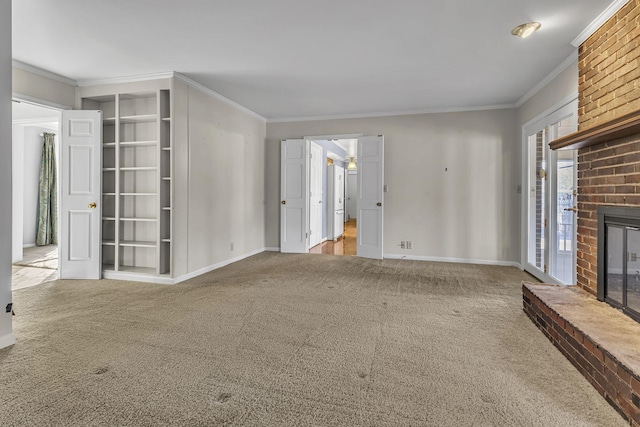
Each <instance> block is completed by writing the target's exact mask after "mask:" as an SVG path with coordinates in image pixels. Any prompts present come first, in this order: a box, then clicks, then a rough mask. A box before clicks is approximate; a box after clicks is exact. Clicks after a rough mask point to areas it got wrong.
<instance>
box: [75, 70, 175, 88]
mask: <svg viewBox="0 0 640 427" xmlns="http://www.w3.org/2000/svg"><path fill="white" fill-rule="evenodd" d="M173 76H174V72H173V71H164V72H160V73H149V74H138V75H136V76H126V77H113V78H106V79H84V80H78V86H80V87H83V86H100V85H109V84H121V83H135V82H145V81H149V80H159V79H170V78H172V77H173Z"/></svg>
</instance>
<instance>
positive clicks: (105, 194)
mask: <svg viewBox="0 0 640 427" xmlns="http://www.w3.org/2000/svg"><path fill="white" fill-rule="evenodd" d="M102 195H103V196H115V195H116V193H102Z"/></svg>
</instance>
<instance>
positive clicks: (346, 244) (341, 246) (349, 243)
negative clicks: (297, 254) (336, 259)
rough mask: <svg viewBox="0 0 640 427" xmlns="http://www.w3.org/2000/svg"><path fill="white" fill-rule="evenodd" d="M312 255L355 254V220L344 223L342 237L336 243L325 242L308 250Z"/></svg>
mask: <svg viewBox="0 0 640 427" xmlns="http://www.w3.org/2000/svg"><path fill="white" fill-rule="evenodd" d="M309 253H312V254H326V255H355V254H356V220H355V219H350V220H349V221H347V222H345V223H344V236H343V237H342V238H340V240H338V241H337V242H334V241H333V240H327V241H326V242H323V243H320V244H319V245H316V246H314V247H313V248H311V249H309Z"/></svg>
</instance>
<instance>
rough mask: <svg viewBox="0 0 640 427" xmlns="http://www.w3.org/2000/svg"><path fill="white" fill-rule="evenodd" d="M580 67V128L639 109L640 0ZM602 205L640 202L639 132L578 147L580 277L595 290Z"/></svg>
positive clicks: (589, 44) (595, 39) (586, 46)
mask: <svg viewBox="0 0 640 427" xmlns="http://www.w3.org/2000/svg"><path fill="white" fill-rule="evenodd" d="M578 67H579V95H578V102H579V108H578V128H579V129H580V130H583V129H587V128H590V127H593V126H596V125H599V124H602V123H606V122H607V121H609V120H612V119H614V118H617V117H620V116H622V115H625V114H628V113H630V112H633V111H636V110H639V109H640V0H630V1H629V2H628V3H627V4H626V5H625V6H623V7H622V9H620V10H619V11H618V12H617V13H616V14H615V15H614V16H613V17H612V18H611V19H609V20H608V21H607V22H606V23H605V24H604V25H603V26H602V27H600V29H599V30H598V31H596V32H595V33H594V34H593V35H592V36H591V37H589V38H588V39H587V40H586V41H585V42H584V43H583V44H582V45H581V46H580V51H579V63H578ZM636 86H637V87H636ZM598 205H616V206H640V135H638V136H634V137H629V138H623V139H620V140H615V141H610V142H607V143H603V144H598V145H595V146H591V147H587V148H583V149H580V150H579V151H578V254H577V258H578V261H577V263H578V267H577V269H578V271H577V281H578V285H579V286H580V287H582V288H584V289H585V290H587V291H589V292H591V293H593V294H595V293H596V292H597V272H598V267H597V260H596V257H597V253H598V245H597V215H596V209H597V206H598Z"/></svg>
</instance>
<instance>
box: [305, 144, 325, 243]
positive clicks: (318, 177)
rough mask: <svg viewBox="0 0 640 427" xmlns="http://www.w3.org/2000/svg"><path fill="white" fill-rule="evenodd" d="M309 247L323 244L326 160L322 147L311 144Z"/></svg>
mask: <svg viewBox="0 0 640 427" xmlns="http://www.w3.org/2000/svg"><path fill="white" fill-rule="evenodd" d="M309 162H310V163H309V165H310V166H309V215H310V217H309V247H314V246H316V245H319V244H320V243H321V242H322V222H323V216H324V215H323V212H324V209H323V204H322V196H323V194H322V169H323V168H324V167H325V166H324V165H325V160H324V159H323V156H322V147H320V146H319V145H318V144H316V143H313V142H311V158H310V160H309Z"/></svg>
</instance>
